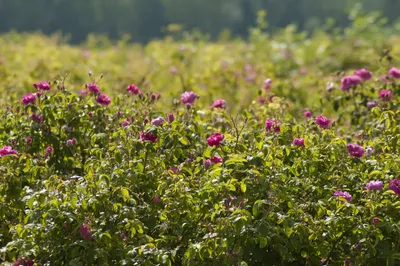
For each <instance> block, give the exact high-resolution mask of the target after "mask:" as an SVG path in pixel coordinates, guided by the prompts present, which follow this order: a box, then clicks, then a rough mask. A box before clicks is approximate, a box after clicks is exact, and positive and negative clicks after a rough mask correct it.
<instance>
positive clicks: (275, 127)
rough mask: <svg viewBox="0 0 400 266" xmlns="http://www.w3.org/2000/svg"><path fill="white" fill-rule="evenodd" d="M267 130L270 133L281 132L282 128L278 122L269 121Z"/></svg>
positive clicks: (266, 125) (266, 124) (266, 123)
mask: <svg viewBox="0 0 400 266" xmlns="http://www.w3.org/2000/svg"><path fill="white" fill-rule="evenodd" d="M265 130H267V131H268V132H271V131H275V132H280V131H281V127H280V126H279V124H278V122H277V121H274V120H271V119H267V121H265Z"/></svg>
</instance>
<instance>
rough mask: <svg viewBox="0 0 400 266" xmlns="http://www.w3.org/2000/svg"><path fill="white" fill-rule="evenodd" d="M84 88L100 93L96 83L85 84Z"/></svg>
mask: <svg viewBox="0 0 400 266" xmlns="http://www.w3.org/2000/svg"><path fill="white" fill-rule="evenodd" d="M86 88H87V89H88V90H89V91H90V92H91V93H93V94H98V93H100V87H99V86H98V85H97V84H96V83H89V84H86Z"/></svg>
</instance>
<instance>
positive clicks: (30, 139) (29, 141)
mask: <svg viewBox="0 0 400 266" xmlns="http://www.w3.org/2000/svg"><path fill="white" fill-rule="evenodd" d="M32 141H33V140H32V138H30V137H27V138H26V139H25V142H26V144H31V143H32Z"/></svg>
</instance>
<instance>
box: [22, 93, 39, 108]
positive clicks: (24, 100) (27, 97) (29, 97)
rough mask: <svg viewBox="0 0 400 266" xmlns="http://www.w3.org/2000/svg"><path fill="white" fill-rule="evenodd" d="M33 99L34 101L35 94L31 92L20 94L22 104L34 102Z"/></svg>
mask: <svg viewBox="0 0 400 266" xmlns="http://www.w3.org/2000/svg"><path fill="white" fill-rule="evenodd" d="M35 101H36V96H35V95H34V94H32V93H28V94H25V95H24V96H22V99H21V102H22V103H23V104H24V105H28V104H30V103H34V102H35Z"/></svg>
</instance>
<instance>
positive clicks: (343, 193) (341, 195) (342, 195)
mask: <svg viewBox="0 0 400 266" xmlns="http://www.w3.org/2000/svg"><path fill="white" fill-rule="evenodd" d="M333 195H334V196H335V197H337V198H344V199H345V200H347V202H350V201H351V200H352V196H351V195H350V193H349V192H346V191H341V190H338V191H336V192H335V193H334V194H333Z"/></svg>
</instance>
